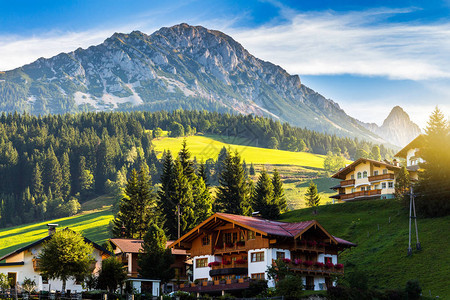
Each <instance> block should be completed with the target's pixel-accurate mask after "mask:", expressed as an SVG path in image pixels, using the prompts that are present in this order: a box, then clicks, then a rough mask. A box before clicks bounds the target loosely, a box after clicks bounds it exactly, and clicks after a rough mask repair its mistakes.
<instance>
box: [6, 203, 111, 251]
mask: <svg viewBox="0 0 450 300" xmlns="http://www.w3.org/2000/svg"><path fill="white" fill-rule="evenodd" d="M88 209H89V210H88ZM83 210H85V212H83V213H80V214H78V215H75V216H72V217H68V218H60V219H55V220H51V221H45V222H39V223H34V224H25V225H20V226H15V227H9V228H3V229H1V230H0V257H1V256H3V255H5V254H8V253H10V252H12V251H14V250H16V249H18V248H20V247H23V246H25V245H27V244H29V243H31V242H34V241H36V240H38V239H40V238H43V237H45V236H46V235H47V226H46V224H48V223H57V224H59V227H60V228H65V227H69V228H70V229H72V230H74V231H77V232H81V233H83V235H84V236H85V237H87V238H89V239H90V240H92V241H94V242H96V243H99V244H101V243H103V242H105V241H106V240H107V239H108V238H110V234H109V232H108V228H107V227H108V224H109V222H110V221H111V220H112V218H113V214H112V207H111V199H110V198H108V197H99V198H96V199H93V200H91V201H88V202H86V203H84V204H83Z"/></svg>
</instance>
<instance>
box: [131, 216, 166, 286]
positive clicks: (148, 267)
mask: <svg viewBox="0 0 450 300" xmlns="http://www.w3.org/2000/svg"><path fill="white" fill-rule="evenodd" d="M166 243H167V239H166V236H165V234H164V231H163V230H162V229H161V228H159V227H158V226H157V225H156V224H153V223H152V224H151V225H150V227H149V228H148V231H147V232H146V234H145V236H144V243H143V244H142V251H141V252H140V253H139V257H138V265H139V275H141V276H142V277H143V278H152V279H159V280H161V283H166V282H168V281H169V280H170V279H172V278H173V277H174V275H175V273H174V270H173V269H172V268H171V265H172V264H173V263H174V261H175V260H174V257H173V256H172V252H171V249H167V248H166Z"/></svg>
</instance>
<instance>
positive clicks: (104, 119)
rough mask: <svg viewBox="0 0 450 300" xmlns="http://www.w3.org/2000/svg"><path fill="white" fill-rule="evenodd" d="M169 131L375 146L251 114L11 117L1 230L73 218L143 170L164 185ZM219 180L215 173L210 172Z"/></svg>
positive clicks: (1, 145) (342, 147)
mask: <svg viewBox="0 0 450 300" xmlns="http://www.w3.org/2000/svg"><path fill="white" fill-rule="evenodd" d="M161 130H166V131H170V134H171V135H172V136H184V135H191V134H195V133H197V132H202V133H204V134H214V135H226V136H236V137H240V138H244V139H245V141H247V143H248V144H249V145H254V146H259V147H269V148H277V149H283V150H290V151H309V152H313V153H318V154H326V153H327V152H328V151H332V152H333V153H341V154H342V155H344V156H345V157H347V158H350V159H355V158H356V157H357V156H360V155H361V153H368V152H370V149H371V148H372V147H373V145H372V144H371V143H368V142H365V141H358V140H357V139H350V138H342V137H337V136H330V135H326V134H323V133H318V132H314V131H311V130H307V129H302V128H296V127H292V126H290V125H289V124H287V123H284V124H282V123H280V122H277V121H274V120H272V119H267V118H262V117H255V116H251V115H247V116H244V115H232V114H220V113H214V112H204V111H202V112H199V111H182V110H177V111H173V112H164V111H162V112H101V113H92V112H90V113H80V114H65V115H46V116H33V115H30V114H18V113H14V114H5V113H3V114H2V115H1V116H0V226H3V227H4V226H10V225H16V224H21V223H26V222H31V221H35V220H42V219H46V218H51V217H58V216H66V215H70V214H73V213H75V212H77V211H78V210H79V205H80V204H79V203H80V202H83V201H85V200H87V199H89V198H92V197H93V196H95V195H101V194H104V193H109V192H110V191H111V189H114V188H115V186H114V183H115V182H122V183H123V182H126V179H127V178H128V177H129V175H130V172H131V170H132V169H137V170H139V169H141V167H142V165H146V166H147V167H148V170H149V172H150V175H151V177H152V181H153V184H158V183H159V182H160V177H161V172H162V167H163V166H162V161H161V160H160V159H157V153H155V151H154V150H153V147H152V139H153V138H155V136H156V135H158V132H160V131H161ZM240 140H242V139H240ZM380 151H381V156H382V157H389V156H391V155H392V150H390V149H387V148H385V147H384V146H383V145H380ZM216 167H217V168H220V166H216ZM210 168H214V165H212V166H210ZM216 173H217V172H216ZM211 174H214V170H209V175H208V176H210V175H211ZM212 180H213V181H214V180H216V181H217V178H216V179H214V178H212Z"/></svg>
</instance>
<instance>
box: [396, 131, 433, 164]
mask: <svg viewBox="0 0 450 300" xmlns="http://www.w3.org/2000/svg"><path fill="white" fill-rule="evenodd" d="M424 139H425V136H424V135H423V134H419V135H418V136H417V137H416V138H415V139H413V140H412V141H411V142H409V144H408V145H406V146H405V147H403V148H402V150H400V151H398V152H397V154H395V155H394V157H402V158H406V154H407V153H408V150H409V149H413V148H420V147H421V146H422V145H423V142H424Z"/></svg>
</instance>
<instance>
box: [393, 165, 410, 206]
mask: <svg viewBox="0 0 450 300" xmlns="http://www.w3.org/2000/svg"><path fill="white" fill-rule="evenodd" d="M410 185H411V182H410V180H409V172H408V170H407V169H406V167H405V166H403V167H402V168H401V169H400V171H399V172H398V174H397V178H396V179H395V197H396V198H397V200H400V201H402V202H403V204H405V205H407V204H408V203H409V201H408V200H407V199H406V198H408V197H407V196H405V194H406V193H407V192H408V191H409V188H410ZM408 199H409V198H408Z"/></svg>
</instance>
